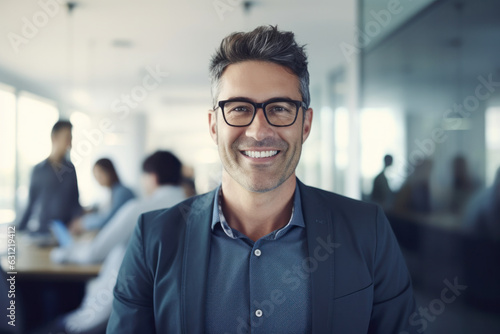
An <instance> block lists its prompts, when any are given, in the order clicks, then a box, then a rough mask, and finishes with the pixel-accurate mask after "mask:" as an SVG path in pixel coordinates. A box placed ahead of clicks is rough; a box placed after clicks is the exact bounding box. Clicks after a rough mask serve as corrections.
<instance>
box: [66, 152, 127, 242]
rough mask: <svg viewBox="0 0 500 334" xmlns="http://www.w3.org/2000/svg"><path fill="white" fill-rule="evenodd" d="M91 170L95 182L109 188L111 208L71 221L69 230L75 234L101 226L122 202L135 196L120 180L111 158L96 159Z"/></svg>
mask: <svg viewBox="0 0 500 334" xmlns="http://www.w3.org/2000/svg"><path fill="white" fill-rule="evenodd" d="M93 172H94V177H95V179H96V180H97V182H98V183H99V184H100V185H101V186H103V187H106V188H109V189H110V190H111V208H110V209H109V210H107V211H105V212H95V213H89V214H87V215H85V216H83V217H80V218H78V219H76V220H75V221H73V222H72V223H71V225H70V231H71V232H73V233H75V234H78V233H80V232H83V231H85V230H86V231H89V230H96V229H100V228H102V227H103V226H104V225H106V223H107V222H109V220H110V219H111V218H112V217H113V216H114V215H115V214H116V212H117V211H118V210H119V209H120V208H121V207H122V205H123V204H125V203H126V202H128V201H129V200H131V199H132V198H135V194H134V192H133V191H132V190H130V189H129V188H127V187H125V186H124V185H123V184H122V183H121V182H120V178H119V177H118V173H117V172H116V169H115V166H114V165H113V162H111V160H109V159H107V158H103V159H99V160H97V161H96V163H95V165H94V170H93Z"/></svg>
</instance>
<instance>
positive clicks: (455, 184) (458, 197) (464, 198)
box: [450, 155, 477, 214]
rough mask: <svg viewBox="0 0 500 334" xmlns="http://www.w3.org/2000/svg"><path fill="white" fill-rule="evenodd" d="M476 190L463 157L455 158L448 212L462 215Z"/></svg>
mask: <svg viewBox="0 0 500 334" xmlns="http://www.w3.org/2000/svg"><path fill="white" fill-rule="evenodd" d="M476 188H477V186H476V184H475V182H474V180H473V179H472V177H471V176H470V174H469V170H468V167H467V160H466V159H465V157H463V156H461V155H459V156H457V157H455V159H453V180H452V189H451V194H450V195H451V202H450V211H451V212H453V213H455V214H462V213H463V211H464V209H465V207H466V205H467V203H468V202H469V200H470V198H471V195H472V194H474V192H475V191H476Z"/></svg>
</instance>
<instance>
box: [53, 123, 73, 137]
mask: <svg viewBox="0 0 500 334" xmlns="http://www.w3.org/2000/svg"><path fill="white" fill-rule="evenodd" d="M72 128H73V124H71V122H70V121H66V120H59V121H57V122H56V124H54V126H53V127H52V131H51V132H50V135H51V136H52V137H53V136H54V135H55V134H56V133H58V132H59V131H61V130H62V129H69V130H71V129H72Z"/></svg>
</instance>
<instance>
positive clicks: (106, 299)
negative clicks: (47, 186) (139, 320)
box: [36, 151, 186, 334]
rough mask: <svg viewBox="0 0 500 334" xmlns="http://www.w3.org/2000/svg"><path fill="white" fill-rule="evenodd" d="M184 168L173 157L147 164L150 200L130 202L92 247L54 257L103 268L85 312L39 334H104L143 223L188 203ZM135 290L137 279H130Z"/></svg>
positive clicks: (90, 287)
mask: <svg viewBox="0 0 500 334" xmlns="http://www.w3.org/2000/svg"><path fill="white" fill-rule="evenodd" d="M181 166H182V164H181V162H180V161H179V159H178V158H177V157H176V156H175V155H173V154H172V153H170V152H167V151H157V152H155V153H154V154H152V155H150V156H149V157H147V158H146V160H145V161H144V163H143V166H142V170H143V172H144V174H143V179H142V181H143V184H142V185H143V188H144V190H145V192H146V194H147V197H146V198H144V199H133V200H130V201H129V202H127V203H126V204H125V205H123V207H122V208H121V209H119V210H118V212H117V213H116V215H115V216H113V218H111V220H110V221H109V223H108V224H106V225H105V226H104V228H103V229H102V230H101V231H100V232H99V233H98V234H97V236H96V237H95V239H94V240H92V241H91V242H90V243H80V244H76V245H74V246H71V247H70V248H56V249H54V250H53V251H52V254H51V257H52V259H53V260H55V261H57V262H74V263H96V262H101V261H104V262H103V265H102V267H101V270H100V272H99V275H98V276H97V278H95V279H93V280H91V281H90V282H89V283H88V284H87V288H86V294H85V297H84V299H83V302H82V304H81V305H80V307H79V308H78V309H76V310H74V311H72V312H71V313H69V314H66V315H64V316H62V317H60V318H58V319H56V320H54V321H53V322H52V323H50V324H48V325H46V326H45V327H44V328H42V329H40V330H39V331H37V332H36V333H48V332H50V331H52V332H54V333H80V334H81V333H88V334H89V333H100V332H101V331H104V328H105V326H106V323H107V321H108V317H109V315H110V314H111V303H112V299H113V298H112V291H113V287H114V285H115V282H116V278H117V275H118V270H119V268H120V265H121V263H122V259H123V256H124V254H125V250H126V248H127V244H128V241H129V239H130V237H131V235H132V232H133V230H134V228H135V226H136V222H137V219H138V217H139V216H140V215H141V214H142V213H144V212H148V211H153V210H159V209H165V208H169V207H172V206H174V205H176V204H177V203H179V202H181V201H183V200H184V199H186V195H185V192H184V188H183V187H182V186H181V180H182V176H181ZM127 279H129V280H130V281H129V283H131V284H133V279H134V278H133V277H128V278H127Z"/></svg>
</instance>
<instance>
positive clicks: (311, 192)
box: [300, 184, 378, 217]
mask: <svg viewBox="0 0 500 334" xmlns="http://www.w3.org/2000/svg"><path fill="white" fill-rule="evenodd" d="M300 192H301V200H302V206H303V207H304V206H314V207H316V208H321V209H322V210H329V211H332V212H336V213H337V214H341V215H344V216H345V215H347V216H353V217H357V216H375V215H376V214H377V210H378V205H376V204H374V203H368V202H363V201H360V200H356V199H353V198H350V197H346V196H342V195H339V194H336V193H333V192H330V191H326V190H322V189H318V188H314V187H310V186H307V185H304V184H300Z"/></svg>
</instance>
